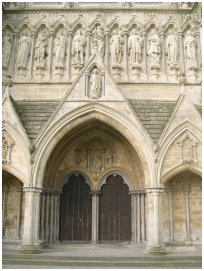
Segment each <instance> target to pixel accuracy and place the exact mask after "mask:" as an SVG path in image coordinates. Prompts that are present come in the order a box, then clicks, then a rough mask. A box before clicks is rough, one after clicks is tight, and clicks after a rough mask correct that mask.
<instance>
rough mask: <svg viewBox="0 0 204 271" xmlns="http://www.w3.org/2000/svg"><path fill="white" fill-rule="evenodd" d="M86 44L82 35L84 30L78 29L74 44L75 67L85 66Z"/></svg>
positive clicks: (73, 60) (73, 62)
mask: <svg viewBox="0 0 204 271" xmlns="http://www.w3.org/2000/svg"><path fill="white" fill-rule="evenodd" d="M85 44H86V39H85V36H84V35H83V34H82V30H81V29H78V30H77V32H76V35H75V36H74V39H73V43H72V55H73V59H72V64H73V65H83V63H84V45H85Z"/></svg>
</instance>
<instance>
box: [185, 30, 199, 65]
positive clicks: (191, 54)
mask: <svg viewBox="0 0 204 271" xmlns="http://www.w3.org/2000/svg"><path fill="white" fill-rule="evenodd" d="M184 54H185V58H186V61H187V66H188V68H195V69H197V67H198V64H197V60H196V39H195V38H194V37H193V35H192V33H191V31H190V30H188V31H187V36H186V38H185V40H184Z"/></svg>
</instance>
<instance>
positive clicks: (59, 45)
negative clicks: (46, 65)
mask: <svg viewBox="0 0 204 271" xmlns="http://www.w3.org/2000/svg"><path fill="white" fill-rule="evenodd" d="M65 52H66V37H65V34H64V31H63V29H61V30H60V32H59V33H58V35H57V36H56V38H55V41H54V55H55V58H54V67H55V75H60V76H61V75H63V70H64V60H65Z"/></svg>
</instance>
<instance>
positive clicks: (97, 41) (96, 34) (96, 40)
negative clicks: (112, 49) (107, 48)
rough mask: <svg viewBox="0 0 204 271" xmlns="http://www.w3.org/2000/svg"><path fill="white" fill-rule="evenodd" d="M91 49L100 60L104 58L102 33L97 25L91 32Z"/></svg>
mask: <svg viewBox="0 0 204 271" xmlns="http://www.w3.org/2000/svg"><path fill="white" fill-rule="evenodd" d="M93 48H94V52H97V53H98V54H99V56H100V57H101V58H103V56H104V32H103V28H102V27H101V26H100V25H98V26H96V27H95V29H94V30H93Z"/></svg>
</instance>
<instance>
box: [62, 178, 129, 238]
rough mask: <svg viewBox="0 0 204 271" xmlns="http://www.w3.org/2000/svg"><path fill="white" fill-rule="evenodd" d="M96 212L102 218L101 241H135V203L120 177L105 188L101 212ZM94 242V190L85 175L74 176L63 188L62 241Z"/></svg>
mask: <svg viewBox="0 0 204 271" xmlns="http://www.w3.org/2000/svg"><path fill="white" fill-rule="evenodd" d="M94 209H95V208H93V210H94ZM96 212H98V214H99V223H98V225H99V231H98V232H99V236H98V239H99V241H101V242H103V241H108V242H117V241H130V240H131V201H130V195H129V191H128V187H127V185H126V184H124V182H123V179H122V177H120V176H118V175H117V176H115V177H114V176H112V175H111V176H109V177H108V179H107V181H106V183H105V184H104V185H103V186H102V188H101V193H100V195H99V210H96ZM94 215H96V214H93V216H94ZM93 230H94V229H93ZM95 230H96V229H95ZM91 240H92V195H91V191H90V187H89V185H88V184H87V183H86V182H85V178H84V177H83V176H82V175H80V174H79V175H76V174H73V175H72V176H71V177H70V178H69V179H68V182H67V183H66V184H65V185H64V186H63V191H62V195H61V202H60V241H61V242H91Z"/></svg>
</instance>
